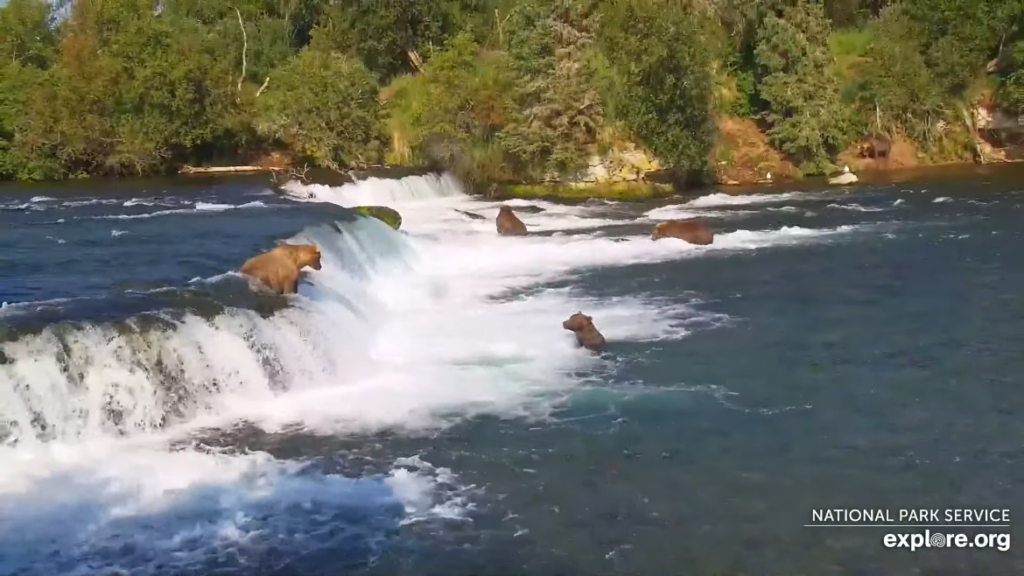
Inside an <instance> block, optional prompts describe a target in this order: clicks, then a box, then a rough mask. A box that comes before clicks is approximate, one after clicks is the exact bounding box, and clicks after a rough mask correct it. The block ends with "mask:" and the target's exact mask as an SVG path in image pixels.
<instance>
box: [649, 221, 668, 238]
mask: <svg viewBox="0 0 1024 576" xmlns="http://www.w3.org/2000/svg"><path fill="white" fill-rule="evenodd" d="M666 224H668V222H661V223H659V224H656V225H655V226H654V232H651V240H657V239H658V238H664V237H665V235H664V234H663V233H662V229H663V228H664V227H665V225H666Z"/></svg>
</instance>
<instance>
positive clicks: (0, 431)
mask: <svg viewBox="0 0 1024 576" xmlns="http://www.w3.org/2000/svg"><path fill="white" fill-rule="evenodd" d="M287 190H288V191H289V192H290V193H292V194H293V195H295V196H297V197H299V198H305V199H307V200H314V201H329V202H334V203H337V204H341V205H345V206H353V205H357V204H375V205H381V204H386V205H390V206H393V207H395V208H397V209H398V210H399V211H400V212H401V214H402V216H403V232H405V233H404V234H397V233H395V232H394V231H392V230H391V229H390V228H388V227H387V226H386V225H385V224H383V223H381V222H379V221H377V220H375V219H372V218H360V219H358V220H357V221H356V222H354V223H349V224H346V225H344V226H343V227H342V231H341V233H340V234H339V233H338V232H336V231H334V230H332V229H331V228H329V227H326V226H322V227H318V228H310V229H307V230H306V231H305V232H303V233H301V234H299V235H297V236H296V237H295V238H294V241H296V242H315V243H316V244H317V245H318V246H320V247H321V250H322V253H323V269H322V270H321V271H319V272H311V273H310V274H309V276H308V282H304V283H303V284H301V285H300V289H299V292H300V294H299V295H298V296H297V297H293V305H292V306H291V307H289V308H287V309H285V310H283V311H279V312H278V313H276V314H275V315H274V316H273V317H271V318H263V317H260V316H259V315H257V314H256V313H254V312H249V311H244V310H233V311H230V312H228V313H226V314H222V315H219V316H217V317H214V318H212V319H204V318H199V317H196V316H186V317H185V318H184V319H176V320H170V319H168V320H167V322H166V323H165V324H164V325H162V326H161V327H149V328H146V329H137V330H136V329H132V328H131V327H127V328H125V327H122V328H120V329H115V328H112V327H102V326H86V327H79V328H68V329H64V330H63V331H61V330H56V329H53V328H49V329H46V330H44V331H43V332H42V333H41V334H38V335H31V336H25V337H22V338H21V339H19V340H16V341H14V342H7V343H3V344H0V351H2V352H3V355H4V356H6V358H7V359H8V360H9V361H8V362H6V363H3V364H0V438H4V440H3V442H4V444H5V446H4V447H2V448H0V460H2V461H3V462H4V466H2V467H0V557H3V560H0V572H3V571H4V570H5V569H8V568H9V569H11V570H12V571H13V570H15V569H19V568H24V567H26V566H28V565H29V564H31V562H32V560H33V558H35V559H39V560H40V561H42V560H41V559H42V558H50V559H51V561H52V564H49V565H46V566H45V567H44V568H45V569H42V570H43V572H45V573H48V574H63V573H75V570H79V571H80V572H83V573H86V572H103V571H104V570H109V569H112V568H113V567H114V566H117V565H126V566H128V567H130V568H132V569H133V570H135V571H136V572H138V573H142V574H145V573H148V572H151V571H152V570H154V568H153V565H152V562H154V561H161V562H172V560H169V558H173V562H178V563H180V565H181V566H191V567H193V568H194V567H196V566H198V565H200V563H202V562H205V561H208V560H209V559H211V558H217V557H220V556H221V555H223V554H226V553H229V554H240V555H243V556H244V555H245V554H246V553H247V552H246V550H249V549H258V548H260V546H264V547H265V546H266V545H267V542H270V541H274V542H277V544H278V545H280V546H283V547H285V548H287V549H289V550H297V551H300V552H301V553H307V552H309V553H315V551H316V550H318V549H327V548H331V546H337V545H338V544H337V543H336V542H320V541H318V540H317V536H316V535H317V534H322V533H323V530H321V528H322V527H323V526H324V525H325V523H327V522H335V520H333V519H331V518H332V514H333V515H335V516H336V515H338V514H342V515H344V513H345V511H346V510H348V511H349V513H350V514H352V515H358V514H357V512H358V510H356V509H359V510H364V509H367V508H369V509H372V510H374V512H373V513H372V514H370V516H372V517H375V518H383V520H380V521H381V522H384V523H385V524H386V523H387V522H390V521H391V520H394V522H410V521H417V520H418V519H423V518H428V517H436V516H443V517H451V516H457V515H458V514H459V513H460V511H464V510H465V509H466V507H467V506H468V505H469V502H468V501H467V500H465V499H464V497H463V495H462V493H461V492H460V491H459V489H458V488H457V487H456V488H452V486H454V485H455V484H456V482H457V478H456V477H455V476H453V475H452V474H451V473H450V471H444V470H437V469H434V468H433V467H431V466H430V465H429V464H427V463H421V465H420V466H419V467H417V468H416V469H414V470H412V471H409V470H406V469H404V468H401V467H400V465H401V464H408V463H409V462H408V461H401V462H396V463H395V466H398V467H399V468H394V469H392V471H391V472H390V473H388V474H387V476H386V477H385V478H383V479H371V480H352V479H346V478H342V477H340V476H332V475H329V474H323V473H317V472H315V470H314V471H313V472H307V471H304V470H303V469H302V467H301V465H302V464H303V463H302V462H295V461H290V460H278V459H275V458H272V457H270V456H269V455H266V454H261V453H255V454H244V453H243V454H238V453H234V454H232V453H218V452H213V451H210V450H206V449H200V448H190V447H180V446H179V447H177V448H174V449H171V447H170V445H171V443H172V442H175V441H180V440H182V439H185V438H188V437H189V435H190V434H192V433H194V432H196V431H197V430H198V429H200V427H206V428H223V427H228V426H231V425H233V424H234V423H236V422H238V421H240V420H246V421H249V422H252V423H254V424H255V425H257V426H259V427H261V428H263V429H265V430H268V431H278V430H283V429H286V428H287V429H291V428H292V427H295V426H298V427H299V428H303V429H305V430H306V431H308V432H311V433H315V434H331V435H350V434H354V433H372V432H377V431H381V430H384V429H391V430H398V431H403V432H406V433H420V432H424V431H430V430H435V429H437V428H438V427H442V426H447V425H450V424H451V423H453V422H456V421H458V420H460V419H464V418H467V417H472V416H473V415H476V414H481V413H490V414H499V415H502V416H523V417H529V418H543V417H545V416H546V415H547V414H548V412H549V410H550V408H551V406H553V405H554V404H555V403H557V402H559V401H560V399H561V398H563V397H564V395H565V394H567V393H570V392H571V391H572V390H573V389H576V388H578V387H580V386H583V385H585V382H586V381H585V380H583V379H582V378H583V377H582V376H575V374H577V373H579V372H580V371H585V370H586V369H587V368H588V367H594V368H596V367H599V366H601V365H607V363H608V362H610V361H612V360H609V359H605V358H602V357H598V356H594V355H592V354H589V353H587V352H585V351H583V350H580V349H579V348H577V347H576V346H575V343H574V341H573V338H572V335H571V334H570V333H568V332H567V331H565V330H563V329H562V327H561V322H562V320H564V319H565V318H567V317H568V316H569V315H570V314H572V313H573V312H575V311H577V310H582V311H585V312H586V313H587V314H590V315H592V316H594V318H595V321H597V322H598V325H599V327H600V328H601V330H602V331H603V332H604V334H605V336H606V337H607V338H608V339H609V341H611V342H615V341H624V340H632V341H650V340H664V339H672V338H681V337H685V336H686V335H687V334H689V333H690V332H691V331H693V330H696V329H698V328H699V324H700V322H695V321H704V322H706V323H709V324H712V325H713V324H717V323H722V322H727V321H728V318H726V317H723V316H721V315H715V314H710V313H708V312H706V311H703V310H701V307H700V306H696V305H694V303H689V304H687V303H680V302H678V301H676V302H664V301H658V300H655V299H652V298H647V297H645V296H644V295H642V294H641V295H634V296H630V297H621V298H617V299H611V300H599V299H596V298H594V297H592V296H589V295H587V294H585V293H581V292H579V291H578V290H575V289H569V288H559V289H539V290H538V289H537V284H538V283H542V282H545V281H548V280H554V279H560V278H566V277H568V276H571V275H573V274H578V273H580V272H581V271H584V270H585V269H587V268H594V267H600V266H623V265H627V264H633V263H642V262H659V261H668V260H677V259H684V258H690V257H698V256H700V255H702V254H705V253H709V252H728V251H738V250H749V249H756V248H761V247H767V246H775V245H784V244H793V243H802V242H809V241H815V240H818V239H821V238H824V237H828V236H831V235H836V234H844V233H848V232H850V231H852V230H854V229H855V227H844V228H840V229H834V230H814V229H807V228H800V227H788V228H782V229H779V230H764V231H746V230H740V231H736V232H731V233H726V234H721V235H719V236H718V237H716V240H715V243H714V244H713V245H710V246H692V245H689V244H685V243H683V242H679V241H675V240H661V241H657V242H654V241H651V240H650V239H649V238H648V237H647V236H646V234H641V235H634V236H626V237H612V236H609V235H607V234H605V233H604V232H602V231H599V230H594V229H595V228H597V227H600V226H603V225H605V224H606V223H614V222H618V223H621V221H619V220H615V219H609V218H605V217H604V216H603V214H605V213H604V212H601V210H602V208H601V207H593V206H591V207H587V206H574V207H565V206H558V205H555V204H550V203H545V202H540V201H531V202H529V204H530V205H533V206H535V207H537V208H539V209H541V210H542V211H540V212H538V213H527V212H525V211H523V212H521V213H520V217H521V218H522V219H523V220H524V222H525V223H526V224H527V225H528V226H529V227H530V229H531V231H538V232H541V233H540V234H536V235H531V236H527V237H522V238H504V237H500V236H498V235H497V234H496V232H495V230H494V223H493V218H494V215H495V214H496V213H497V210H498V206H499V203H497V202H490V201H480V200H476V199H472V198H470V197H468V196H467V195H465V194H464V193H463V192H462V191H461V188H460V187H459V186H458V183H457V182H455V181H454V180H453V179H451V178H450V177H448V176H417V177H410V178H404V179H402V180H397V181H388V180H378V179H371V180H367V181H361V182H357V183H354V184H349V185H346V186H342V187H336V188H330V187H302V186H298V185H294V184H292V185H289V186H288V187H287ZM309 192H313V195H314V198H309ZM525 204H526V203H518V205H519V207H520V208H523V207H525ZM197 208H198V206H197ZM215 209H217V208H215ZM456 209H458V210H463V211H467V212H473V213H476V214H479V215H481V216H484V219H483V220H478V219H473V218H469V217H467V216H465V215H464V214H463V213H460V212H458V211H456ZM603 209H604V210H607V207H605V208H603ZM522 290H530V291H528V292H520V291H522ZM168 376H171V378H168ZM168 380H172V381H173V382H174V385H173V386H169V385H168V384H167V381H168ZM3 423H6V424H3ZM375 503H377V504H375ZM387 503H397V504H398V505H400V507H401V508H402V509H401V510H400V511H399V512H398V513H396V514H395V515H389V514H388V513H385V512H384V511H383V510H384V509H385V508H386V507H387V506H386V505H385V504H387ZM378 504H379V505H378ZM360 506H364V508H360ZM353 510H355V511H353ZM363 516H366V514H364V515H363ZM58 519H59V520H58ZM352 529H353V530H357V527H353V528H352ZM367 530H368V531H367V532H366V533H365V534H364V536H365V537H366V538H376V537H377V536H374V535H375V534H377V533H378V532H380V531H381V530H383V529H381V530H377V531H376V532H375V531H374V530H376V529H373V530H370V529H367ZM275 539H277V540H275ZM300 540H301V542H300ZM124 546H127V547H129V548H133V549H134V550H136V552H134V553H132V554H128V553H127V552H125V553H119V554H114V553H113V551H116V550H119V549H122V547H124ZM33 547H35V548H33ZM33 549H39V550H41V551H42V554H40V555H37V556H35V557H33V556H32V554H31V552H30V551H31V550H33ZM62 554H63V556H62ZM126 554H128V556H127V557H126V556H125V555H126ZM61 559H63V561H64V562H65V564H58V563H57V562H58V560H61ZM87 560H88V562H87ZM4 562H6V564H4ZM89 562H93V563H89ZM122 567H124V566H122Z"/></svg>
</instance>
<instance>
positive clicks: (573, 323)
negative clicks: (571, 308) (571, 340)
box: [562, 312, 605, 352]
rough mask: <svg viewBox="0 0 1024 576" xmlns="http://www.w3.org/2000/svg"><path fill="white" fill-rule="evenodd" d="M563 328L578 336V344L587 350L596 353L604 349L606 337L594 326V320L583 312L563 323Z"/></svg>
mask: <svg viewBox="0 0 1024 576" xmlns="http://www.w3.org/2000/svg"><path fill="white" fill-rule="evenodd" d="M562 328H565V329H566V330H569V331H570V332H573V333H574V334H576V343H577V344H579V345H580V346H583V347H584V348H586V349H587V350H592V351H594V352H596V351H598V350H600V349H602V348H604V345H605V339H604V336H602V335H601V333H600V332H598V331H597V328H596V327H595V326H594V319H593V318H591V317H590V316H587V315H585V314H584V313H583V312H577V313H575V314H573V315H572V316H570V317H569V319H568V320H566V321H565V322H562Z"/></svg>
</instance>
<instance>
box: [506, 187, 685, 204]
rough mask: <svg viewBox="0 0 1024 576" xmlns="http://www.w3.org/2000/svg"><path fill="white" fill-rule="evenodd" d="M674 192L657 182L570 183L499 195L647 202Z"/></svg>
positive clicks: (518, 189)
mask: <svg viewBox="0 0 1024 576" xmlns="http://www.w3.org/2000/svg"><path fill="white" fill-rule="evenodd" d="M673 193H674V191H673V189H672V186H671V185H669V184H656V183H653V182H609V183H602V184H593V185H587V186H580V185H567V184H517V185H513V186H508V187H506V188H504V189H503V190H501V191H500V192H499V194H500V195H501V196H504V197H506V198H544V199H551V200H555V201H559V200H562V201H585V200H590V199H592V198H597V199H601V200H614V201H618V202H643V201H645V200H652V199H655V198H664V197H667V196H671V195H672V194H673Z"/></svg>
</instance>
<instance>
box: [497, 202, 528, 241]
mask: <svg viewBox="0 0 1024 576" xmlns="http://www.w3.org/2000/svg"><path fill="white" fill-rule="evenodd" d="M494 224H495V226H497V228H498V234H501V235H502V236H526V224H523V221H522V220H520V219H519V217H518V216H516V213H515V212H513V211H512V209H511V208H509V207H508V206H502V207H501V208H500V209H499V210H498V217H497V218H496V219H495V220H494Z"/></svg>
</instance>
